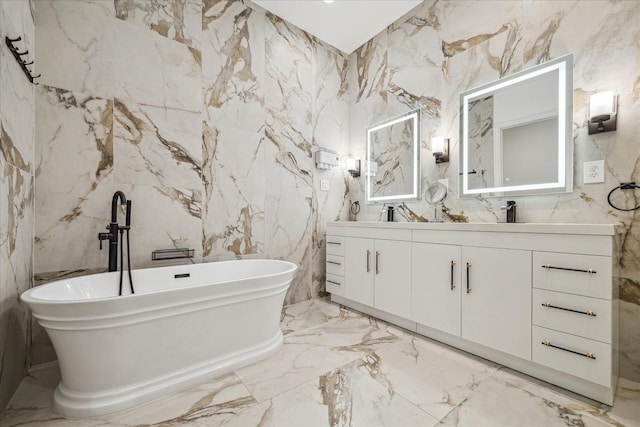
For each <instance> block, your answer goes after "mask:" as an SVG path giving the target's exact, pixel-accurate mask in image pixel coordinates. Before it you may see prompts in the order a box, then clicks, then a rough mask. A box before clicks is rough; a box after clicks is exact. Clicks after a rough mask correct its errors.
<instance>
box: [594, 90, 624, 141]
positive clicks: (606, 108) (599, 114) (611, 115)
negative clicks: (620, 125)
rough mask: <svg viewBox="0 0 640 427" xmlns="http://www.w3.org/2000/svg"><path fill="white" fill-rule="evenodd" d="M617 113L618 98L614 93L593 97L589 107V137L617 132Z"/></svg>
mask: <svg viewBox="0 0 640 427" xmlns="http://www.w3.org/2000/svg"><path fill="white" fill-rule="evenodd" d="M617 112H618V97H617V96H616V95H614V93H613V92H612V91H605V92H598V93H595V94H593V95H591V97H590V98H589V104H588V105H587V118H588V119H589V122H588V126H589V135H593V134H594V133H601V132H609V131H612V130H616V118H617Z"/></svg>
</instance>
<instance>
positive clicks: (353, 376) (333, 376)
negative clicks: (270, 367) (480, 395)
mask: <svg viewBox="0 0 640 427" xmlns="http://www.w3.org/2000/svg"><path fill="white" fill-rule="evenodd" d="M378 363H379V358H378V357H377V356H375V355H374V354H370V355H367V356H365V357H363V358H361V359H358V360H356V361H354V362H351V363H349V364H347V365H345V366H343V367H340V368H337V369H334V370H331V371H329V372H327V373H325V374H323V375H320V376H319V377H318V378H315V379H313V380H311V381H308V382H306V383H304V384H302V385H300V386H298V387H296V388H294V389H292V390H289V391H287V392H286V393H283V394H280V395H278V396H275V397H274V398H272V399H269V400H267V401H265V402H263V403H261V404H260V405H257V406H255V407H253V408H251V409H249V410H247V411H245V412H243V413H242V414H240V415H239V416H236V417H233V418H229V419H227V420H226V421H225V422H224V423H223V424H222V425H224V426H258V425H259V426H367V427H373V426H396V427H400V426H425V427H426V426H434V425H436V424H437V423H438V420H437V419H436V418H434V417H432V416H431V415H429V414H427V413H426V412H424V411H422V410H421V409H420V408H418V407H417V406H415V405H413V404H411V403H410V402H409V401H408V400H406V399H405V398H403V397H402V396H400V395H399V394H397V393H396V392H395V391H394V389H393V388H390V387H387V386H386V385H384V384H382V383H380V382H378V381H377V380H375V379H374V377H372V376H371V375H370V372H372V371H375V370H376V369H377V367H376V365H377V364H378Z"/></svg>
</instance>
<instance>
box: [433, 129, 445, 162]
mask: <svg viewBox="0 0 640 427" xmlns="http://www.w3.org/2000/svg"><path fill="white" fill-rule="evenodd" d="M431 152H432V153H433V157H435V158H436V163H448V162H449V139H448V138H443V137H441V136H434V137H433V138H431Z"/></svg>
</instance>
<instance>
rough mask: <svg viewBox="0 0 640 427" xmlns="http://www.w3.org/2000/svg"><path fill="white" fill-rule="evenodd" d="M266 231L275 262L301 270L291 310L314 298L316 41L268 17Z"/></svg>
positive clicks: (294, 284)
mask: <svg viewBox="0 0 640 427" xmlns="http://www.w3.org/2000/svg"><path fill="white" fill-rule="evenodd" d="M266 17H267V20H266V26H265V39H266V45H265V51H266V54H265V58H266V64H265V72H266V76H265V108H266V111H267V117H266V124H265V144H266V146H265V182H266V195H265V230H266V237H265V239H266V252H267V254H268V255H269V257H272V258H280V259H287V260H289V261H292V262H295V263H296V264H298V267H299V270H298V272H297V274H296V276H295V277H294V279H293V281H292V284H291V287H290V288H289V291H288V294H287V296H286V298H285V304H288V303H294V302H298V301H302V300H306V299H309V298H312V297H313V296H314V295H313V293H312V283H311V236H312V229H313V210H312V197H313V175H312V174H313V168H314V165H313V150H312V137H313V133H312V132H313V129H312V113H313V110H312V102H313V92H312V78H313V74H312V66H313V50H312V40H311V39H310V38H309V36H308V35H307V34H306V33H304V32H303V31H301V30H300V29H298V28H295V27H293V26H291V25H289V24H287V23H286V22H284V21H282V20H281V19H280V18H278V17H276V16H274V15H272V14H269V13H267V15H266Z"/></svg>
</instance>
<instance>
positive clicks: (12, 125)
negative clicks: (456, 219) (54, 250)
mask: <svg viewBox="0 0 640 427" xmlns="http://www.w3.org/2000/svg"><path fill="white" fill-rule="evenodd" d="M32 6H33V5H32V3H31V2H30V1H25V2H0V28H1V29H2V30H1V31H0V33H1V35H2V41H3V43H2V48H1V49H0V410H2V409H3V408H4V407H5V405H6V404H7V402H8V401H9V399H10V398H11V396H12V395H13V392H14V391H15V390H16V388H17V387H18V385H19V384H20V382H21V381H22V378H23V377H24V376H25V374H26V372H27V367H28V357H29V339H28V337H29V334H30V332H29V329H30V327H31V315H30V313H29V312H28V310H27V307H26V306H25V305H23V304H21V303H20V300H19V296H20V294H21V293H22V292H24V291H25V290H27V289H29V287H31V282H32V277H33V270H32V265H33V258H32V256H33V255H32V254H33V225H34V208H33V183H34V133H33V129H34V117H35V114H34V90H33V85H32V84H31V83H30V82H29V80H28V79H27V77H26V76H25V75H24V73H23V72H22V69H21V68H20V67H19V66H18V64H17V63H16V61H15V60H14V58H13V56H12V55H11V53H10V52H9V50H8V48H6V46H4V37H7V36H8V37H10V38H16V37H22V40H21V41H19V42H16V43H17V46H18V47H19V48H20V50H26V49H28V50H29V59H35V57H34V54H33V48H34V43H35V38H34V21H33V8H32Z"/></svg>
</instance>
